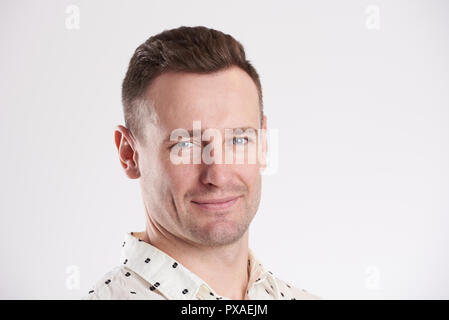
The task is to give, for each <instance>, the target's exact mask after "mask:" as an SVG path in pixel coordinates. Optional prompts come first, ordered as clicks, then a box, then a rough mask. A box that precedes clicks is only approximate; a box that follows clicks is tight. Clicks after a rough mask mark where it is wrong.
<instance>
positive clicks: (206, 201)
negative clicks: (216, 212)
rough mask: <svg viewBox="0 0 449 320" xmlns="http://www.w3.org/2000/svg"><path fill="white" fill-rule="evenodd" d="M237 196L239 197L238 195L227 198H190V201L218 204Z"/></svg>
mask: <svg viewBox="0 0 449 320" xmlns="http://www.w3.org/2000/svg"><path fill="white" fill-rule="evenodd" d="M238 197H240V196H234V197H227V198H221V199H207V200H192V202H195V203H198V204H219V203H225V202H229V201H231V200H234V199H237V198H238Z"/></svg>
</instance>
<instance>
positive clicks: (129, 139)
mask: <svg viewBox="0 0 449 320" xmlns="http://www.w3.org/2000/svg"><path fill="white" fill-rule="evenodd" d="M114 140H115V145H116V147H117V150H118V156H119V160H120V164H121V165H122V168H123V170H125V173H126V175H127V176H128V178H130V179H137V178H139V177H140V170H139V164H138V153H137V148H136V142H135V140H134V138H133V136H132V134H131V132H130V131H129V130H128V129H127V128H126V127H124V126H122V125H118V126H117V127H116V129H115V132H114Z"/></svg>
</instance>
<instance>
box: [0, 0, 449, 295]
mask: <svg viewBox="0 0 449 320" xmlns="http://www.w3.org/2000/svg"><path fill="white" fill-rule="evenodd" d="M70 5H75V6H77V8H78V9H79V29H71V27H73V24H72V25H71V24H70V23H68V24H67V23H66V22H67V21H66V20H67V19H68V17H69V16H70V12H73V11H70V10H71V9H69V13H67V12H66V10H67V8H68V7H69V6H70ZM369 6H375V7H374V9H373V7H369ZM69 8H70V7H69ZM377 9H378V10H379V13H380V15H379V18H380V19H379V20H376V19H375V17H374V20H376V21H377V22H378V24H377V26H379V29H376V28H375V27H376V21H374V24H373V20H372V19H373V10H374V12H375V11H376V10H377ZM448 21H449V2H448V1H427V0H426V1H424V0H423V1H378V0H371V1H363V0H362V1H361V0H359V1H331V0H329V1H316V0H314V1H240V0H237V1H230V0H227V1H167V0H164V1H31V0H30V1H2V2H1V4H0V26H1V28H0V43H1V50H0V90H1V107H0V129H1V136H0V148H1V157H0V166H1V171H2V173H1V180H0V181H1V182H0V183H1V185H0V188H1V190H0V191H1V195H0V197H1V199H0V212H1V221H0V237H1V238H0V246H1V258H0V259H1V272H0V298H3V299H12V298H24V299H31V298H37V299H50V298H56V299H79V298H81V297H82V296H84V295H85V294H86V293H87V291H88V290H89V288H90V286H91V285H92V284H93V283H94V282H96V281H97V280H98V279H99V277H101V276H102V275H103V274H104V273H106V272H107V271H109V270H110V269H111V268H112V267H114V266H115V265H118V264H119V263H120V261H119V260H120V250H121V243H122V238H123V236H124V233H125V232H128V231H141V230H143V228H144V209H143V204H142V199H141V195H140V188H139V185H138V181H137V180H129V179H127V178H126V176H125V174H124V173H123V171H122V169H121V166H120V164H119V160H118V156H117V151H116V148H115V145H114V142H113V132H114V128H115V126H116V125H118V124H123V123H124V121H123V115H122V109H121V103H120V94H121V93H120V88H121V82H122V79H123V77H124V75H125V72H126V69H127V66H128V62H129V59H130V58H131V56H132V54H133V52H134V50H135V48H136V47H137V46H138V45H139V44H141V43H142V42H144V41H145V40H146V39H147V38H148V37H150V36H151V35H154V34H156V33H159V32H161V31H163V30H165V29H171V28H175V27H179V26H181V25H186V26H196V25H204V26H207V27H211V28H215V29H218V30H220V31H223V32H225V33H228V34H231V35H232V36H234V37H235V38H236V39H237V40H239V41H241V43H242V44H243V45H244V47H245V49H246V52H247V57H248V59H249V60H250V61H251V62H253V63H254V65H255V67H256V69H257V70H258V72H259V74H260V76H261V80H262V85H263V90H264V91H263V93H264V97H265V100H264V102H265V111H266V114H267V116H268V125H269V127H271V128H276V129H278V130H279V138H280V145H279V170H278V171H277V173H276V174H274V175H271V176H266V177H264V182H263V196H262V201H261V204H260V209H259V211H258V213H257V215H256V218H255V220H254V221H253V224H252V226H251V232H250V247H252V248H253V250H254V251H255V252H256V254H257V255H258V256H259V258H260V259H261V260H262V262H263V263H264V264H265V265H266V267H267V268H268V269H269V270H272V271H273V273H275V274H276V275H277V276H278V277H280V278H281V279H284V280H286V281H288V282H291V283H292V284H294V285H296V286H298V287H300V288H304V289H306V290H307V291H309V292H311V293H313V294H316V295H319V296H321V297H323V298H325V299H349V298H353V299H371V298H373V299H402V298H406V299H418V298H423V299H430V298H435V299H448V298H449V272H448V271H449V235H448V231H449V217H448V214H449V176H448V168H449V157H448V152H449V127H448V125H449V63H448V62H449V58H448V57H449V22H448ZM69 22H70V21H69ZM373 26H374V29H373ZM77 284H79V287H78V286H77Z"/></svg>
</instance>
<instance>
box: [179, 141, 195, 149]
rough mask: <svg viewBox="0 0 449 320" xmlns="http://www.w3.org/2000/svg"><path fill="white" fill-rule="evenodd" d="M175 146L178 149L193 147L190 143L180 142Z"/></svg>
mask: <svg viewBox="0 0 449 320" xmlns="http://www.w3.org/2000/svg"><path fill="white" fill-rule="evenodd" d="M175 146H179V147H180V148H188V147H191V146H193V143H192V142H190V141H180V142H178V143H177V144H175Z"/></svg>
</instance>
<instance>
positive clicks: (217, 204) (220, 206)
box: [192, 196, 240, 211]
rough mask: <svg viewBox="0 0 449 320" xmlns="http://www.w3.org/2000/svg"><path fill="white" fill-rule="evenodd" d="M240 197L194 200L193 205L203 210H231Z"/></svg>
mask: <svg viewBox="0 0 449 320" xmlns="http://www.w3.org/2000/svg"><path fill="white" fill-rule="evenodd" d="M239 198H240V196H237V197H228V198H222V199H204V200H195V201H194V200H192V203H193V204H194V205H195V206H196V207H199V208H201V209H204V210H209V211H217V210H226V209H229V208H231V207H232V206H233V205H234V204H235V203H236V202H237V200H238V199H239Z"/></svg>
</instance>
